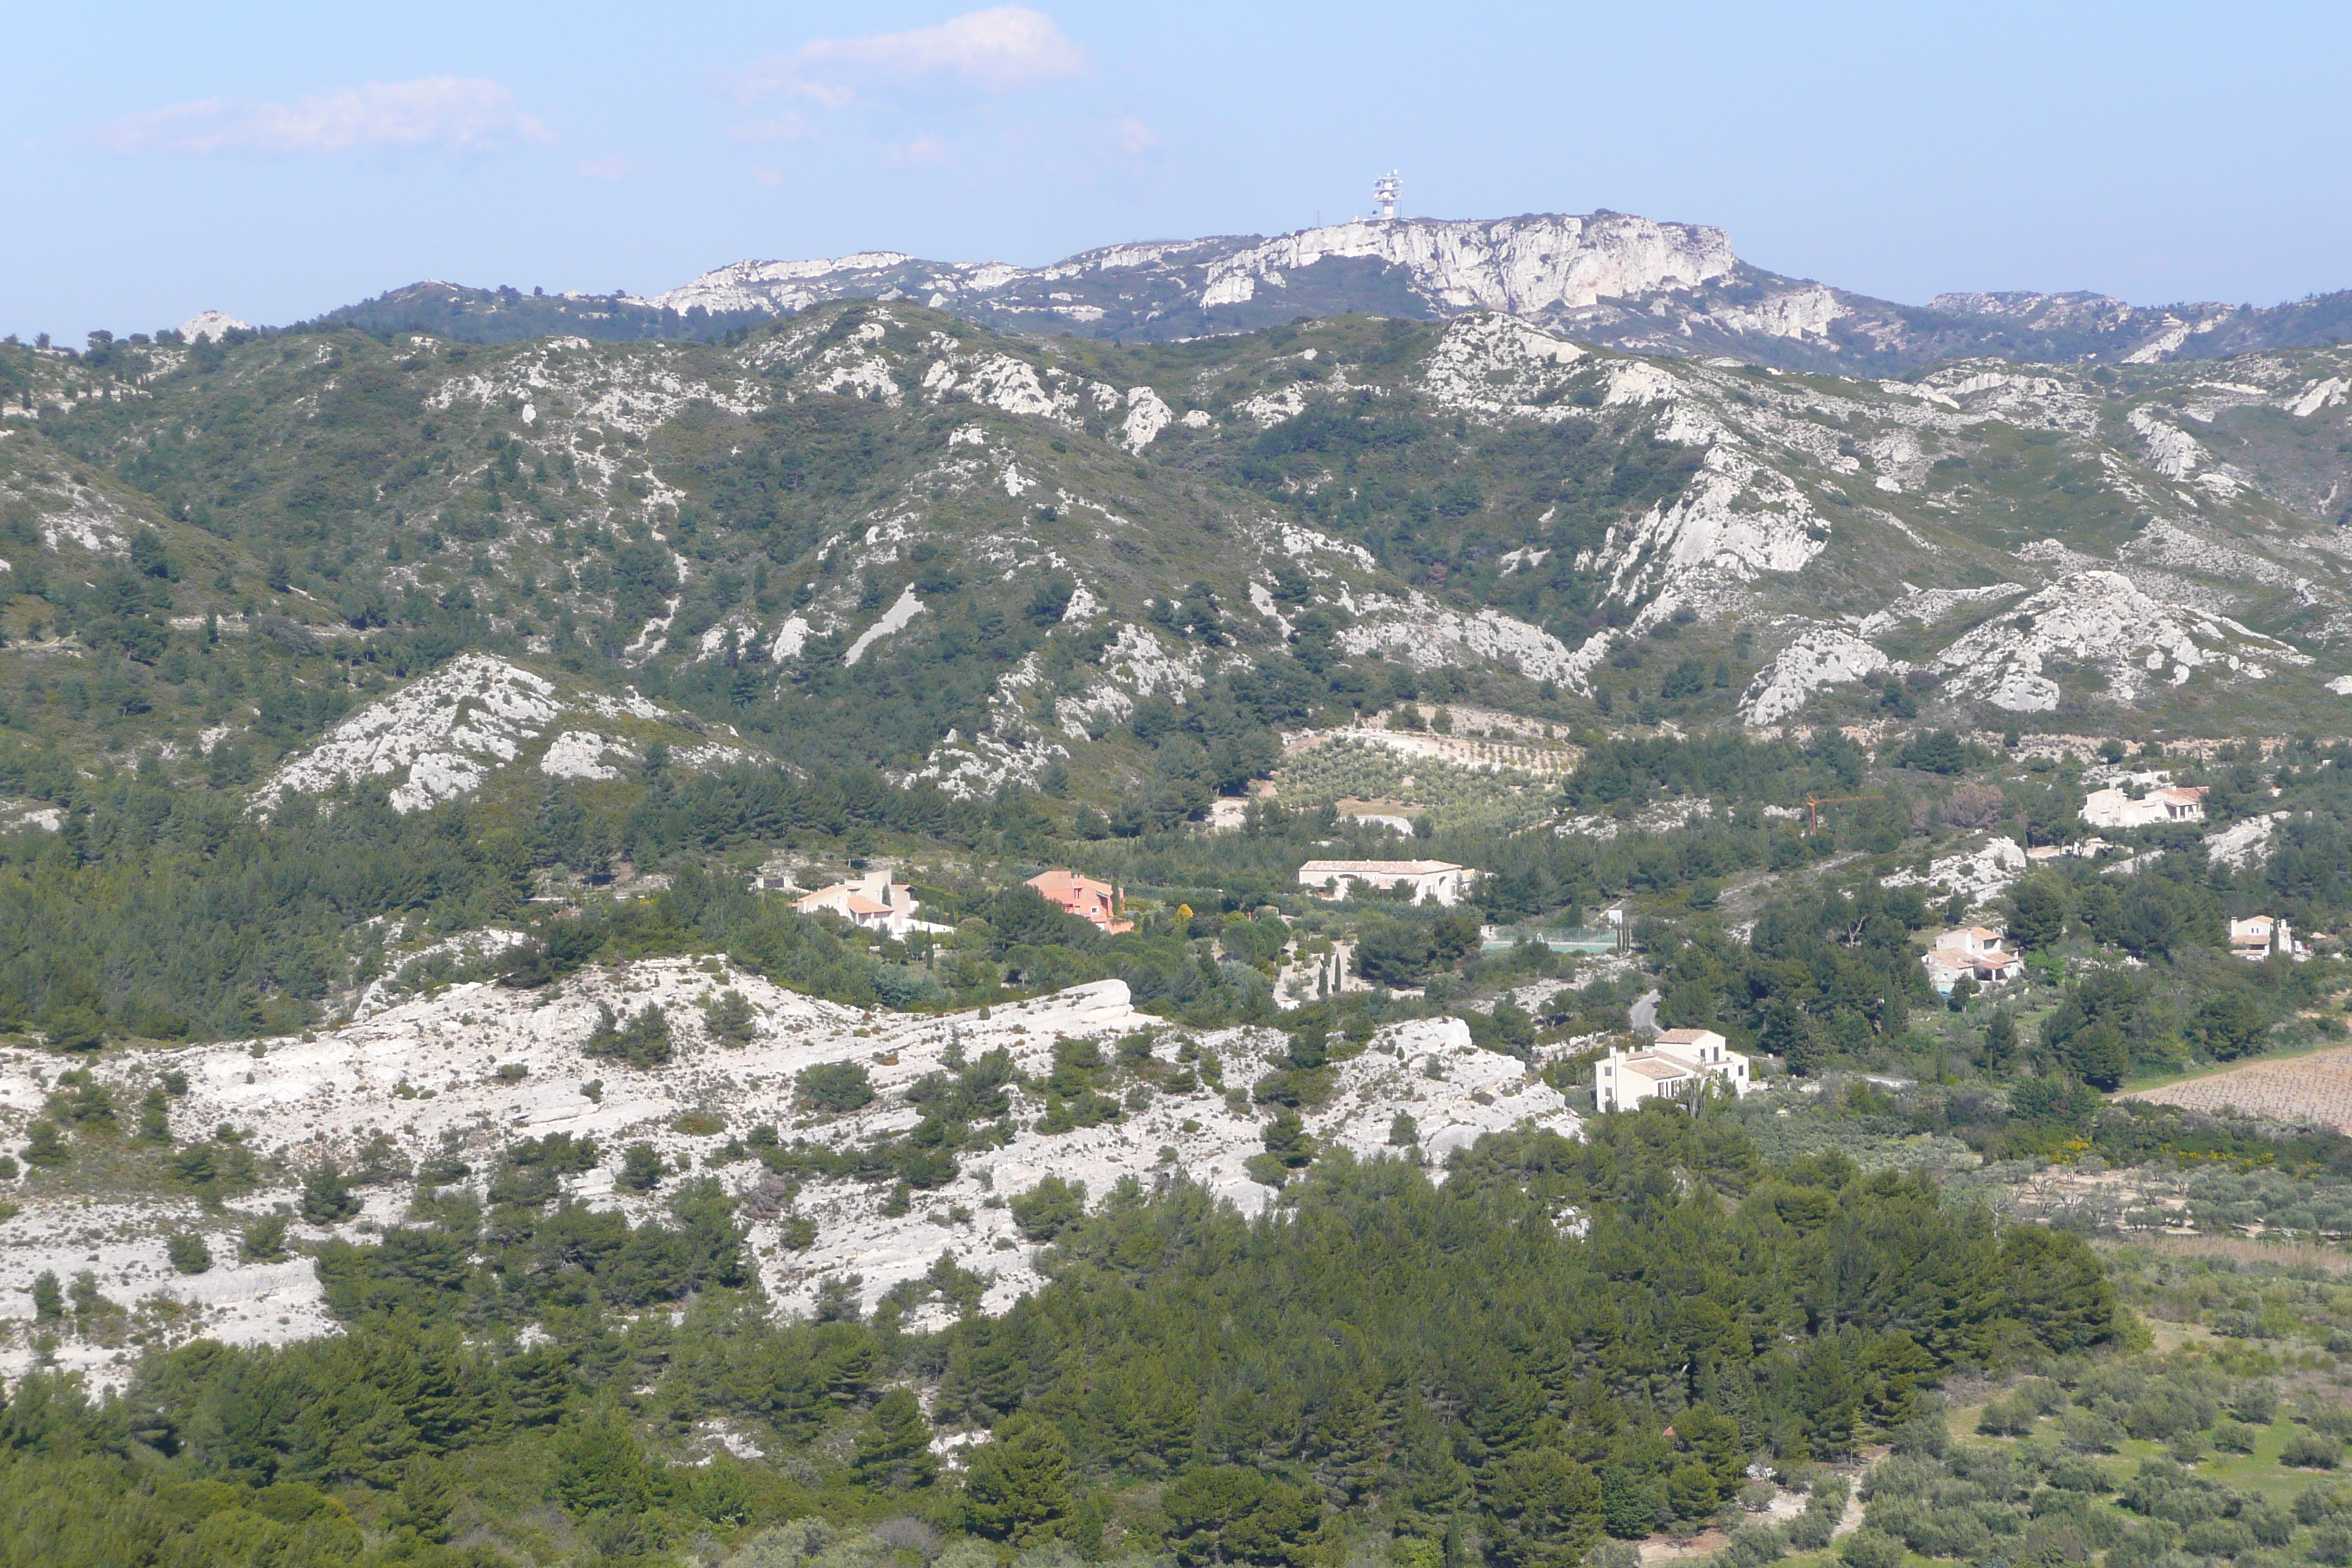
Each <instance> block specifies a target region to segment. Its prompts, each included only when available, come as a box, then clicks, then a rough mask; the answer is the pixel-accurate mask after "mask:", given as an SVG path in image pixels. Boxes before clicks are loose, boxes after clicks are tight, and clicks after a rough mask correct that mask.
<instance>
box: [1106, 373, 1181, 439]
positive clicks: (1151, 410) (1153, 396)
mask: <svg viewBox="0 0 2352 1568" xmlns="http://www.w3.org/2000/svg"><path fill="white" fill-rule="evenodd" d="M1175 418H1176V411H1175V410H1174V409H1172V408H1171V407H1169V406H1168V404H1167V402H1166V400H1165V399H1163V398H1162V397H1161V396H1160V394H1158V393H1156V392H1154V391H1152V390H1151V388H1150V387H1148V386H1133V387H1129V388H1128V393H1127V419H1126V422H1125V423H1123V424H1122V425H1120V426H1119V427H1118V444H1119V445H1120V446H1122V447H1126V448H1127V449H1128V450H1129V451H1130V452H1140V451H1142V450H1143V449H1144V448H1145V447H1149V446H1150V445H1151V443H1152V442H1154V441H1156V440H1158V439H1159V438H1160V432H1161V431H1162V430H1165V429H1167V428H1168V426H1170V425H1171V424H1172V423H1173V422H1174V421H1175Z"/></svg>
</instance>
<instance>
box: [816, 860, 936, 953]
mask: <svg viewBox="0 0 2352 1568" xmlns="http://www.w3.org/2000/svg"><path fill="white" fill-rule="evenodd" d="M921 907H922V906H921V905H920V904H919V903H917V902H916V901H915V890H914V889H912V888H911V887H909V886H908V885H907V884H906V883H904V882H893V881H892V880H891V879H890V873H889V872H887V871H868V872H867V873H866V875H864V876H863V877H858V878H855V879H852V880H849V881H846V882H835V883H834V884H833V886H831V887H829V888H819V889H817V890H816V891H815V892H814V893H803V895H802V896H801V897H799V898H797V899H795V900H793V910H795V911H796V912H798V913H800V914H804V915H816V914H829V915H839V916H840V917H841V918H842V919H843V920H845V921H848V922H849V923H850V924H852V925H856V926H864V927H865V928H866V930H868V931H882V932H884V933H886V934H887V935H889V936H894V937H898V938H900V939H901V940H903V939H904V938H905V937H906V935H907V933H908V932H909V931H952V930H953V929H954V928H953V927H952V926H943V925H938V924H935V923H933V922H932V921H919V920H917V919H916V918H915V911H916V910H918V909H920V908H921Z"/></svg>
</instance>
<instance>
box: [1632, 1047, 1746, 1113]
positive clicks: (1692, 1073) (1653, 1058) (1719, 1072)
mask: <svg viewBox="0 0 2352 1568" xmlns="http://www.w3.org/2000/svg"><path fill="white" fill-rule="evenodd" d="M1703 1079H1716V1080H1717V1081H1718V1082H1721V1083H1723V1084H1726V1085H1727V1086H1728V1087H1729V1088H1730V1089H1731V1092H1732V1093H1733V1094H1735V1095H1744V1094H1746V1093H1747V1092H1748V1090H1749V1089H1753V1088H1754V1087H1755V1084H1754V1082H1753V1081H1752V1080H1751V1079H1749V1077H1748V1058H1746V1057H1743V1056H1741V1055H1740V1054H1739V1053H1738V1051H1735V1050H1733V1049H1732V1048H1731V1042H1730V1041H1728V1040H1727V1039H1725V1038H1724V1037H1722V1036H1721V1035H1718V1034H1717V1033H1716V1032H1715V1031H1714V1030H1713V1029H1668V1030H1667V1031H1666V1032H1665V1033H1664V1034H1663V1035H1660V1036H1659V1037H1657V1038H1656V1039H1655V1040H1654V1041H1652V1042H1651V1044H1650V1048H1649V1049H1647V1050H1643V1051H1621V1050H1613V1049H1612V1051H1611V1052H1610V1053H1609V1054H1608V1055H1607V1056H1606V1057H1603V1058H1601V1060H1599V1061H1597V1062H1595V1063H1593V1064H1592V1103H1593V1106H1594V1107H1595V1109H1597V1110H1634V1109H1635V1108H1637V1107H1638V1106H1640V1105H1641V1103H1642V1102H1643V1100H1670V1099H1673V1098H1675V1096H1677V1095H1680V1094H1682V1093H1684V1092H1685V1091H1686V1090H1687V1089H1689V1088H1690V1087H1691V1086H1692V1085H1694V1084H1696V1083H1698V1082H1700V1081H1701V1080H1703Z"/></svg>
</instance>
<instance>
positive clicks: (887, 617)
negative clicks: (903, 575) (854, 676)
mask: <svg viewBox="0 0 2352 1568" xmlns="http://www.w3.org/2000/svg"><path fill="white" fill-rule="evenodd" d="M922 613H923V601H922V600H920V599H919V598H917V597H916V596H915V588H914V584H911V583H910V584H908V585H907V586H906V587H904V588H902V589H900V590H899V591H898V598H897V599H895V600H893V601H892V602H891V605H890V607H889V608H888V609H887V610H885V611H883V612H882V616H881V618H880V619H879V620H877V621H876V622H875V623H874V624H873V625H872V626H867V627H866V629H865V630H864V631H862V632H860V633H858V634H857V640H856V642H854V643H851V644H850V645H849V651H848V652H847V653H845V654H844V655H843V656H842V658H841V662H842V663H843V664H845V665H852V664H856V662H857V661H858V660H859V659H861V658H865V657H866V649H867V648H869V647H873V646H874V645H875V644H876V643H877V642H878V641H880V640H881V639H882V638H884V637H890V636H892V635H894V634H895V633H898V632H902V631H905V630H906V629H907V624H908V622H909V621H912V620H913V619H914V618H915V617H916V616H919V615H921V614H922Z"/></svg>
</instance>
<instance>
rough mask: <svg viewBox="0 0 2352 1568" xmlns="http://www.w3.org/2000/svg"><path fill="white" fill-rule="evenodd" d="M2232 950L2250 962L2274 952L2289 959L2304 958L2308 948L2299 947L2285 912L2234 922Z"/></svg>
mask: <svg viewBox="0 0 2352 1568" xmlns="http://www.w3.org/2000/svg"><path fill="white" fill-rule="evenodd" d="M2230 951H2231V952H2234V953H2236V954H2237V955H2238V956H2239V957H2240V958H2242V959H2245V960H2247V961H2249V962H2250V963H2261V962H2262V961H2263V959H2265V958H2268V957H2269V956H2270V955H2271V954H2272V953H2273V952H2283V953H2284V954H2286V955H2287V956H2288V957H2289V958H2300V957H2302V956H2303V955H2304V950H2303V949H2301V948H2298V947H2297V946H2295V942H2294V931H2293V930H2292V929H2291V928H2290V927H2289V926H2288V925H2287V923H2286V917H2285V916H2284V915H2249V916H2247V917H2246V918H2245V919H2244V920H2242V921H2231V922H2230Z"/></svg>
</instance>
